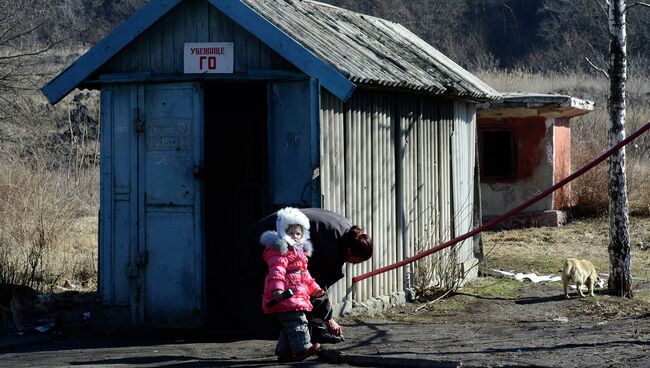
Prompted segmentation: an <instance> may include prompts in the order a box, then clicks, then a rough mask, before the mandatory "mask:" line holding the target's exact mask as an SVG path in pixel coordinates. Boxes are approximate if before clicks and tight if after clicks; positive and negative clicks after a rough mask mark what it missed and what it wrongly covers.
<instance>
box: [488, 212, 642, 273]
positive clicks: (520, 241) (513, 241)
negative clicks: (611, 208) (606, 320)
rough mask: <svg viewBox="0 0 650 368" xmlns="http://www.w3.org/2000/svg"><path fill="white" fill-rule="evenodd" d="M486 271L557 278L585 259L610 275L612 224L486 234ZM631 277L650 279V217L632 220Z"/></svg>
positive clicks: (584, 222)
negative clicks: (576, 260)
mask: <svg viewBox="0 0 650 368" xmlns="http://www.w3.org/2000/svg"><path fill="white" fill-rule="evenodd" d="M483 242H484V243H483V247H484V252H485V260H484V263H483V267H485V268H487V269H501V270H507V271H515V272H523V273H529V272H537V273H538V274H540V275H547V274H556V275H557V274H558V272H559V270H561V268H562V266H563V264H564V260H565V259H567V258H586V259H589V260H591V261H592V262H593V264H594V266H595V267H596V270H597V271H598V272H599V273H609V272H610V270H609V268H610V265H609V254H608V251H607V248H608V244H609V224H608V220H607V218H605V217H599V218H588V219H580V220H574V221H572V222H571V223H569V224H567V225H566V226H563V227H557V228H552V227H539V228H528V229H518V230H506V231H498V232H485V233H483ZM630 243H631V246H632V248H633V250H632V274H633V277H635V278H643V279H650V217H641V216H638V217H637V216H633V217H631V218H630Z"/></svg>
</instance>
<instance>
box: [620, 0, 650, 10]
mask: <svg viewBox="0 0 650 368" xmlns="http://www.w3.org/2000/svg"><path fill="white" fill-rule="evenodd" d="M635 6H647V7H648V8H650V3H645V2H643V1H637V2H636V3H634V4H630V5H628V6H626V7H625V11H627V10H628V9H630V8H634V7H635Z"/></svg>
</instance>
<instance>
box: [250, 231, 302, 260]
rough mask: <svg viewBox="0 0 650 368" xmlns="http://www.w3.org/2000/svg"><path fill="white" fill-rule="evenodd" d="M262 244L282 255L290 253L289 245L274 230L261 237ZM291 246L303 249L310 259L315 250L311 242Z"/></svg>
mask: <svg viewBox="0 0 650 368" xmlns="http://www.w3.org/2000/svg"><path fill="white" fill-rule="evenodd" d="M260 243H262V245H264V246H267V247H269V248H273V249H277V250H279V251H280V253H281V254H285V253H287V252H288V251H289V243H288V242H287V241H286V240H284V239H282V238H281V237H279V236H278V233H277V232H276V231H273V230H269V231H265V232H264V233H263V234H262V236H260ZM291 246H292V247H300V248H302V251H303V252H305V254H306V255H307V256H308V257H311V255H312V253H313V251H314V248H313V246H312V245H311V242H310V241H309V240H304V241H302V242H300V243H298V244H293V245H291Z"/></svg>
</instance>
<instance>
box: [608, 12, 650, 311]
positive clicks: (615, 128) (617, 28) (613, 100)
mask: <svg viewBox="0 0 650 368" xmlns="http://www.w3.org/2000/svg"><path fill="white" fill-rule="evenodd" d="M606 5H607V16H608V24H609V27H608V28H609V73H608V75H609V82H610V87H609V96H608V101H607V111H608V119H607V140H608V143H609V146H610V147H611V146H614V145H615V144H617V143H619V142H620V141H622V140H623V139H625V105H626V101H625V82H626V80H627V45H626V43H627V34H626V23H625V16H626V12H627V11H628V9H629V8H631V7H634V6H646V7H650V5H649V4H648V3H644V2H635V3H633V4H631V5H629V6H628V5H627V4H626V1H625V0H606ZM608 165H609V166H608V175H609V178H608V194H609V247H608V250H609V260H610V275H609V280H608V285H607V287H608V290H609V293H610V294H612V295H618V296H621V297H625V298H627V297H629V298H631V297H633V292H632V272H631V260H632V252H631V247H630V231H629V218H628V200H627V184H626V174H625V147H623V148H621V149H620V150H619V151H618V152H616V153H615V154H614V155H612V156H611V157H610V158H609V160H608Z"/></svg>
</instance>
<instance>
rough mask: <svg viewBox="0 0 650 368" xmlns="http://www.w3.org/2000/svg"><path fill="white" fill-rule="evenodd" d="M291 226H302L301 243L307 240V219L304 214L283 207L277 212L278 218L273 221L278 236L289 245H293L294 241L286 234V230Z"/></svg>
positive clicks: (294, 209) (291, 208)
mask: <svg viewBox="0 0 650 368" xmlns="http://www.w3.org/2000/svg"><path fill="white" fill-rule="evenodd" d="M291 225H300V226H302V241H307V240H309V238H310V236H309V219H308V218H307V216H305V214H304V213H302V212H300V210H299V209H297V208H293V207H285V208H283V209H281V210H280V211H278V218H277V219H276V220H275V228H276V231H277V232H278V236H279V237H280V238H282V239H284V240H285V241H286V242H287V243H289V245H293V244H294V243H295V241H294V240H293V239H291V237H289V235H288V234H287V229H288V228H289V226H291Z"/></svg>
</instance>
